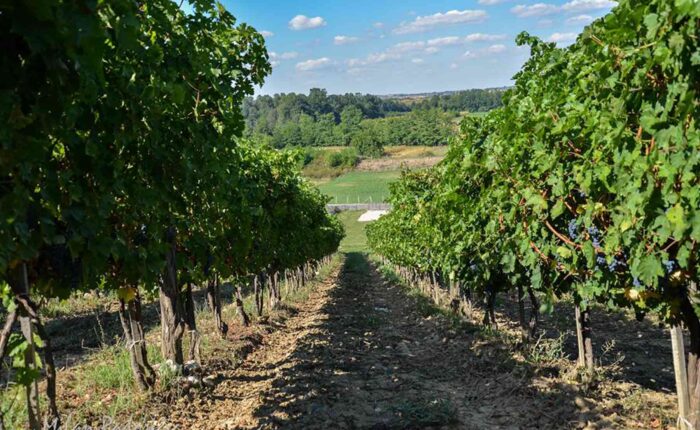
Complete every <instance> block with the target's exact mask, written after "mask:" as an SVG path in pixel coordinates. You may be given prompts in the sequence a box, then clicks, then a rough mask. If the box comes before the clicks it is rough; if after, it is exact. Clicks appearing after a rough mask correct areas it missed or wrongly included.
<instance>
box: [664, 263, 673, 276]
mask: <svg viewBox="0 0 700 430" xmlns="http://www.w3.org/2000/svg"><path fill="white" fill-rule="evenodd" d="M664 266H665V267H666V273H668V274H669V275H670V274H671V273H672V272H673V269H675V268H676V260H665V261H664Z"/></svg>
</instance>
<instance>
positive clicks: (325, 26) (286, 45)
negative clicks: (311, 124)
mask: <svg viewBox="0 0 700 430" xmlns="http://www.w3.org/2000/svg"><path fill="white" fill-rule="evenodd" d="M223 3H224V5H225V6H226V7H227V9H228V10H229V11H231V12H232V13H233V14H234V15H235V16H236V17H237V18H238V19H239V21H242V22H246V23H248V24H250V25H252V26H253V27H255V28H256V29H257V30H258V31H260V32H263V33H264V35H265V39H266V41H267V46H268V51H269V52H270V56H271V61H272V63H273V66H274V68H273V72H272V75H271V76H269V77H268V78H267V81H266V83H265V85H264V86H263V87H262V88H261V89H260V90H259V91H258V92H259V93H260V94H274V93H280V92H292V91H293V92H308V90H309V89H310V88H314V87H319V88H326V89H327V90H328V92H329V93H333V94H336V93H346V92H361V93H372V94H395V93H417V92H431V91H444V90H458V89H467V88H486V87H496V86H505V85H509V84H510V83H511V77H512V76H513V74H515V73H516V72H517V71H518V69H519V68H520V66H521V65H522V63H523V62H524V61H525V59H526V58H527V50H526V49H523V48H518V47H517V46H515V43H514V39H515V36H516V35H517V34H518V33H519V32H520V31H523V30H525V31H528V32H530V33H531V34H534V35H537V36H540V37H542V38H543V39H546V40H551V41H555V42H558V43H560V44H562V45H565V44H567V43H571V41H572V40H573V39H574V38H575V37H576V35H577V34H578V33H580V32H581V30H582V29H583V28H584V26H585V25H586V24H588V23H589V22H590V21H591V20H593V19H595V18H598V17H600V16H602V15H604V14H605V13H607V12H608V11H610V9H611V7H612V6H614V4H615V3H613V2H612V1H610V0H550V1H547V0H534V1H528V0H430V1H425V0H423V1H418V0H352V1H350V0H304V1H301V0H223Z"/></svg>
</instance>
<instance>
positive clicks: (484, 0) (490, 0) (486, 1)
mask: <svg viewBox="0 0 700 430" xmlns="http://www.w3.org/2000/svg"><path fill="white" fill-rule="evenodd" d="M504 1H506V0H479V1H478V2H477V3H479V4H482V5H484V6H493V5H495V4H499V3H503V2H504Z"/></svg>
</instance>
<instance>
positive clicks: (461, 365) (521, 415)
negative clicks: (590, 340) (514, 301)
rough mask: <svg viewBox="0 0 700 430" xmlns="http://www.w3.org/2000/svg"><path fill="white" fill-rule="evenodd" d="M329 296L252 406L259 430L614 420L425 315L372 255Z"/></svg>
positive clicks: (352, 267) (352, 257)
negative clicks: (542, 386)
mask: <svg viewBox="0 0 700 430" xmlns="http://www.w3.org/2000/svg"><path fill="white" fill-rule="evenodd" d="M326 294H328V297H327V299H326V302H325V304H324V305H323V306H322V308H321V309H320V312H321V314H322V315H320V317H318V318H315V319H313V320H312V325H313V326H312V327H308V326H307V327H305V332H304V334H303V335H302V334H299V338H298V339H297V340H296V344H295V346H294V349H293V350H292V352H291V354H287V355H285V356H283V357H282V358H279V359H277V360H275V361H272V362H270V363H267V365H266V369H269V370H271V371H273V372H274V377H273V379H272V380H271V381H270V382H269V384H268V388H267V390H266V391H265V392H264V393H263V394H262V398H260V403H259V406H257V407H256V408H255V410H254V412H253V414H254V416H255V418H256V421H257V424H258V425H257V426H256V427H258V428H294V429H297V428H298V429H325V428H367V429H394V428H459V429H484V428H489V429H494V428H504V429H505V428H508V429H520V428H541V429H542V428H570V427H580V428H583V427H584V426H585V425H586V423H587V422H589V421H590V422H597V423H598V424H599V426H601V427H610V426H614V425H615V424H614V423H613V422H611V421H608V420H607V418H605V416H603V415H602V414H601V413H600V411H595V412H594V411H593V408H592V405H588V404H587V403H586V402H585V401H584V400H581V399H577V390H576V389H575V388H574V386H571V385H568V384H549V385H548V386H547V389H546V390H543V389H539V388H538V387H537V386H536V382H535V380H534V377H533V371H532V370H531V369H529V368H527V365H525V364H522V363H518V362H516V361H515V360H514V359H513V358H512V353H511V351H509V350H508V347H507V346H506V345H504V344H501V343H499V342H490V343H488V344H486V345H484V344H481V343H483V342H481V341H479V340H476V339H480V338H479V337H478V336H476V335H475V334H476V332H477V331H478V330H479V329H478V328H476V327H473V326H464V327H461V328H460V329H454V328H452V327H451V326H450V325H449V323H448V321H447V320H446V319H445V318H442V317H437V316H436V315H434V313H432V314H431V313H430V312H428V314H430V315H427V316H426V312H425V310H426V306H429V305H426V303H421V302H420V301H421V300H422V299H420V298H415V297H411V296H409V295H407V292H406V290H405V289H404V288H402V287H400V286H397V285H395V284H394V283H392V282H389V281H386V280H385V279H383V278H382V277H381V276H380V275H379V273H378V272H377V270H376V269H375V267H374V266H373V265H372V264H371V263H370V262H369V261H368V259H367V257H366V256H365V255H364V254H359V253H350V254H347V256H346V259H345V262H344V265H343V267H342V269H341V272H340V275H339V279H338V281H337V285H336V286H335V287H334V288H331V289H329V290H328V292H327V293H326ZM239 382H240V383H244V381H239ZM232 412H233V411H232ZM234 413H235V412H234ZM607 414H610V415H613V416H615V411H607V412H606V415H607ZM618 426H619V424H618Z"/></svg>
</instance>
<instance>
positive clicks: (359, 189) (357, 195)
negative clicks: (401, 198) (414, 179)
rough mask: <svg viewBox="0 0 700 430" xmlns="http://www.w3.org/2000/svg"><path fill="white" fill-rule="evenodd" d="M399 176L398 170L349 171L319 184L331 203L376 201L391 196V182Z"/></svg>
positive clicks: (381, 200)
mask: <svg viewBox="0 0 700 430" xmlns="http://www.w3.org/2000/svg"><path fill="white" fill-rule="evenodd" d="M398 177H399V172H398V171H389V172H357V171H356V172H349V173H347V174H345V175H343V176H339V177H337V178H334V179H331V180H330V181H328V182H324V183H320V184H318V188H319V189H320V190H321V192H322V193H323V194H326V195H328V196H329V197H331V198H332V200H331V203H376V202H383V201H386V199H387V197H389V182H392V181H394V180H396V179H397V178H398Z"/></svg>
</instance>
